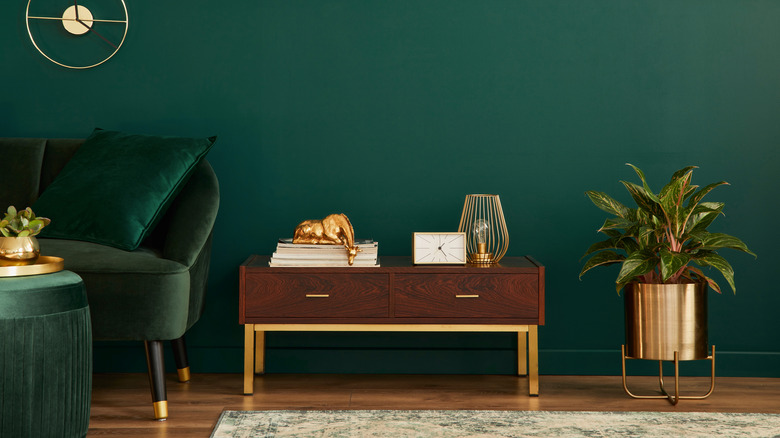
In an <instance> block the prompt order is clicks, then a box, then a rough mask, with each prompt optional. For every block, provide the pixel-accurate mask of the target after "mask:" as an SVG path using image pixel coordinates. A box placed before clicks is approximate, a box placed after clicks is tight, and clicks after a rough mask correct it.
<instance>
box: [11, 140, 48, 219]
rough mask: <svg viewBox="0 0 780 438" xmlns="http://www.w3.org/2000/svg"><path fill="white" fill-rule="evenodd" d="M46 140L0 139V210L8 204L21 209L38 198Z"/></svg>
mask: <svg viewBox="0 0 780 438" xmlns="http://www.w3.org/2000/svg"><path fill="white" fill-rule="evenodd" d="M45 146H46V141H45V140H43V139H40V138H2V139H0V151H2V156H0V210H2V212H3V213H4V212H5V209H6V208H7V207H8V206H9V205H13V206H15V207H16V208H17V209H19V210H21V209H24V208H27V207H29V206H31V205H32V204H33V202H35V200H36V199H37V198H38V189H39V184H40V178H39V175H40V172H41V164H42V163H43V151H44V147H45Z"/></svg>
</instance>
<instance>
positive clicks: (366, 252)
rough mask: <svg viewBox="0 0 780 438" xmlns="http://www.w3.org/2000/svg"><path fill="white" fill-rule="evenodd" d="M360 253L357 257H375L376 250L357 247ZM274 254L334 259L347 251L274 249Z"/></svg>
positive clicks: (338, 249)
mask: <svg viewBox="0 0 780 438" xmlns="http://www.w3.org/2000/svg"><path fill="white" fill-rule="evenodd" d="M359 249H360V251H358V253H357V254H358V255H363V256H365V255H371V256H374V257H376V255H377V252H378V251H377V248H376V247H374V248H365V249H364V248H363V247H359ZM275 254H279V255H289V256H293V257H309V256H325V257H336V256H339V255H342V254H343V255H344V256H345V257H346V254H347V250H346V249H345V248H344V247H343V246H337V247H336V248H325V249H320V248H276V252H275Z"/></svg>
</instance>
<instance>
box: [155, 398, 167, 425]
mask: <svg viewBox="0 0 780 438" xmlns="http://www.w3.org/2000/svg"><path fill="white" fill-rule="evenodd" d="M154 419H155V420H157V421H165V420H167V419H168V400H163V401H158V402H154Z"/></svg>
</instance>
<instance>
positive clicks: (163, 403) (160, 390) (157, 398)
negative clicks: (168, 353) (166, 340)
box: [144, 341, 168, 421]
mask: <svg viewBox="0 0 780 438" xmlns="http://www.w3.org/2000/svg"><path fill="white" fill-rule="evenodd" d="M144 346H145V347H146V366H147V367H148V368H149V385H150V386H151V387H152V403H153V406H154V418H155V419H156V420H158V421H165V420H166V419H168V394H167V391H166V388H165V362H164V359H163V342H162V341H144Z"/></svg>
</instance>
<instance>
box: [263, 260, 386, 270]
mask: <svg viewBox="0 0 780 438" xmlns="http://www.w3.org/2000/svg"><path fill="white" fill-rule="evenodd" d="M268 266H271V267H289V268H294V267H309V268H315V267H347V268H349V267H354V268H372V267H379V261H378V260H374V261H370V260H364V261H360V260H355V261H354V262H353V263H352V265H351V266H350V265H349V263H347V261H346V260H344V261H343V262H339V261H330V260H278V259H272V260H271V261H270V262H268Z"/></svg>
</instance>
